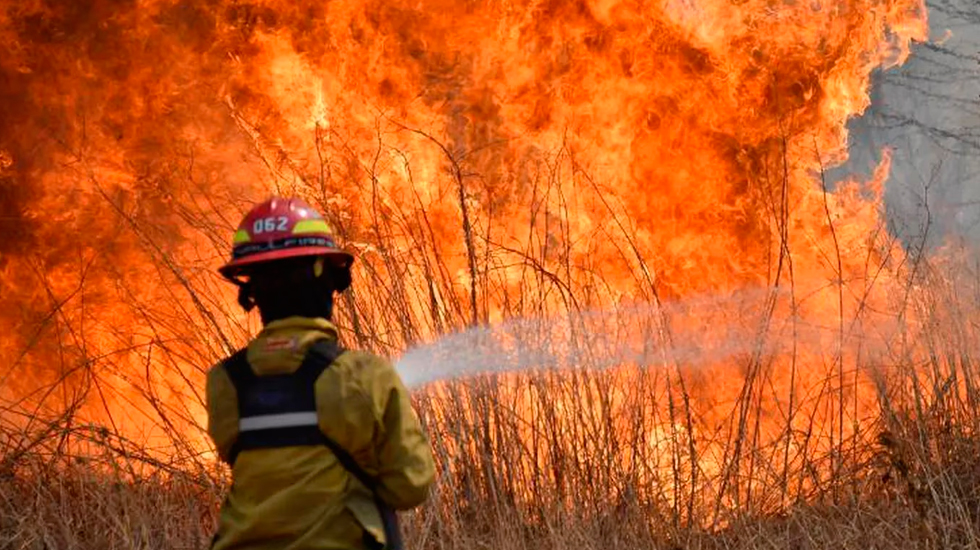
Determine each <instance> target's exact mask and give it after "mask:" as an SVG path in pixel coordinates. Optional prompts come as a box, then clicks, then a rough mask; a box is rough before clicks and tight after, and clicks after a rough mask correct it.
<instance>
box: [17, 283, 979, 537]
mask: <svg viewBox="0 0 980 550" xmlns="http://www.w3.org/2000/svg"><path fill="white" fill-rule="evenodd" d="M971 288H972V287H971V286H970V284H969V283H967V284H965V286H964V285H958V286H956V287H955V288H954V287H953V286H952V285H949V286H943V285H941V284H937V285H935V286H933V287H931V290H930V291H929V292H926V293H921V295H920V296H919V297H915V298H909V297H907V300H908V305H909V309H908V311H909V314H910V315H911V314H912V312H913V311H914V312H915V313H914V314H915V316H916V317H917V318H918V319H919V322H917V323H915V325H914V326H915V327H917V328H914V329H913V328H911V326H912V325H911V324H910V325H909V328H907V329H906V331H905V332H904V333H903V334H904V336H903V337H902V338H898V339H894V338H893V339H892V340H891V341H892V342H893V343H894V347H890V348H888V349H878V350H877V351H876V352H875V353H869V354H868V357H867V358H866V359H862V360H860V361H858V360H855V361H856V362H853V363H852V362H851V360H850V359H848V360H846V361H845V360H841V361H840V363H841V364H843V365H844V366H845V367H846V372H844V371H843V370H842V368H843V367H841V366H840V365H839V364H838V363H837V362H835V361H833V360H829V361H828V360H826V357H823V356H820V355H814V354H813V353H811V352H804V351H800V352H799V353H800V364H799V365H797V367H796V368H798V369H799V373H798V374H797V376H796V378H795V379H794V380H793V384H792V385H790V386H782V385H780V384H781V383H782V382H781V381H782V380H784V378H785V374H786V373H785V372H784V367H786V366H787V365H793V364H795V363H792V362H791V363H786V362H785V361H781V360H779V359H778V357H777V356H778V355H780V354H779V353H776V352H772V353H769V352H766V353H759V354H755V355H749V356H744V357H743V356H736V357H735V358H734V359H729V360H728V363H726V365H728V366H721V367H716V368H714V370H710V371H709V375H708V380H704V379H703V378H704V376H705V375H704V372H703V370H704V369H705V368H706V367H704V366H700V367H698V368H695V367H692V366H688V365H684V364H675V365H673V366H670V367H669V368H668V367H665V366H664V365H660V366H655V365H641V364H636V363H634V364H627V365H621V366H619V367H618V368H614V369H606V370H602V369H579V370H572V371H569V370H561V369H559V370H538V371H531V372H524V373H501V374H491V375H480V376H475V377H470V378H466V379H462V380H457V381H449V382H441V383H436V384H434V385H430V386H427V387H426V388H423V389H422V390H419V391H417V392H416V406H417V410H418V411H419V413H420V415H421V417H422V419H423V420H424V423H425V425H426V426H427V429H428V431H429V434H430V437H431V439H432V443H433V448H434V450H435V452H436V456H437V461H438V464H439V471H440V476H439V482H438V485H437V487H436V489H435V491H434V493H433V495H432V498H431V499H430V501H429V502H428V503H427V504H426V505H425V506H424V507H423V508H421V509H420V510H418V511H417V512H414V513H411V514H407V515H406V516H405V529H406V534H407V540H408V541H409V543H410V547H412V548H420V549H432V550H436V549H439V550H443V549H444V550H455V549H463V548H467V549H471V548H514V549H525V548H526V549H532V548H533V549H536V550H537V549H542V548H545V549H551V548H554V549H566V548H586V549H600V548H627V547H628V548H651V549H652V548H658V549H659V548H665V549H666V548H706V549H714V548H718V549H721V548H726V549H727V548H731V549H749V548H752V549H757V548H799V549H804V548H813V549H816V548H842V549H852V548H853V549H860V550H868V549H871V548H875V549H883V548H937V549H938V548H975V547H978V546H980V465H978V462H977V459H976V457H977V456H980V437H978V436H977V435H976V434H977V433H978V428H980V394H978V393H977V391H978V389H980V372H978V370H977V362H976V353H975V350H974V349H973V343H974V342H977V341H978V339H977V334H976V330H977V327H980V323H978V321H980V318H978V317H977V316H976V314H975V311H974V310H975V308H973V307H972V306H969V304H972V303H975V300H976V298H975V296H976V294H975V293H974V292H973V291H971ZM973 290H975V289H973ZM641 332H642V330H641ZM537 336H540V335H537ZM524 337H525V338H528V339H533V338H535V335H533V334H526V333H525V334H524ZM620 337H622V338H629V337H630V336H629V334H628V333H627V334H625V335H621V336H620ZM569 338H571V339H570V340H566V341H563V343H562V346H564V347H566V348H567V347H569V346H571V347H575V346H574V345H573V344H575V343H578V344H580V345H586V344H588V345H589V346H590V349H592V350H593V351H594V352H595V354H598V355H599V356H598V357H595V356H586V355H580V356H579V357H580V359H579V360H580V361H581V362H582V363H583V364H582V365H580V366H586V367H587V366H589V362H590V361H593V362H597V364H599V363H601V362H602V359H603V358H602V357H601V354H602V350H603V349H604V348H602V347H601V346H599V344H597V343H596V342H594V341H587V339H588V332H587V331H586V332H584V333H583V334H582V335H580V336H577V337H569ZM580 338H581V339H580ZM582 339H584V340H582ZM868 340H870V337H869V338H868ZM535 341H536V345H537V346H539V347H542V346H545V344H544V343H542V341H541V340H540V339H537V340H535ZM570 342H571V343H570ZM606 345H608V342H607V344H606ZM610 349H612V348H610ZM766 349H770V350H771V348H766ZM779 349H783V348H779ZM799 349H803V347H802V346H801V347H800V348H799ZM845 355H846V354H845ZM889 358H891V359H889ZM784 359H785V358H784ZM807 361H808V362H807ZM753 362H754V363H753ZM699 369H700V371H699ZM726 369H727V370H726ZM699 372H701V378H702V379H701V380H700V381H699ZM807 372H809V374H811V375H813V374H814V373H816V374H818V376H805V374H807ZM726 373H727V374H726ZM841 373H843V376H840V375H841ZM725 377H727V378H729V379H731V380H734V386H733V387H734V388H736V390H737V391H733V392H729V393H726V392H725V390H724V384H722V383H721V381H722V380H723V379H724V378H725ZM753 378H756V379H757V383H753ZM838 383H841V384H842V385H837V384H838ZM819 387H823V388H824V390H820V391H818V392H816V393H814V388H819ZM794 394H798V396H797V397H796V398H793V397H791V396H793V395H794ZM709 397H715V398H716V400H719V401H718V402H713V403H712V402H710V400H709V399H708V398H709ZM780 397H782V398H783V399H782V400H780ZM794 399H795V403H796V404H795V405H794V404H793V403H794ZM709 405H710V406H709ZM710 411H715V412H716V413H717V414H711V413H710ZM828 411H829V413H828ZM4 414H5V417H6V418H5V421H4V422H3V423H2V425H3V429H2V433H0V435H2V438H0V442H2V445H3V446H2V447H0V548H11V549H59V550H60V549H65V550H71V549H78V550H90V549H91V550H94V549H156V548H179V549H183V548H186V549H197V548H204V547H205V546H206V544H207V541H208V539H209V537H210V533H211V529H212V526H213V522H214V518H215V512H216V509H217V506H218V505H219V502H220V499H221V498H222V494H223V490H224V487H225V484H226V483H227V472H225V471H223V470H222V469H220V468H218V467H216V466H215V465H214V464H213V463H212V462H211V461H210V460H209V459H208V458H207V457H203V456H199V455H194V454H193V453H192V452H190V451H187V450H185V451H180V450H179V449H180V446H176V447H175V449H176V450H172V451H170V452H169V453H160V452H155V451H154V450H153V449H148V448H146V447H145V446H141V445H139V444H137V443H135V442H131V441H128V440H126V439H124V438H122V437H121V436H120V435H118V434H116V433H114V432H113V431H112V430H110V429H108V428H105V427H104V426H102V427H100V426H90V425H85V424H82V423H80V421H79V419H78V418H76V417H75V416H74V415H73V414H72V413H71V411H69V412H68V413H65V414H63V415H62V416H60V417H58V418H52V419H48V420H47V421H45V422H42V421H41V420H40V419H39V418H37V417H35V418H34V419H33V421H32V422H29V423H26V422H19V423H18V422H14V421H12V420H11V419H12V418H14V416H13V415H14V414H15V413H14V412H13V411H6V412H5V413H4ZM691 434H693V436H692V435H691ZM174 437H175V438H179V437H181V433H175V434H174ZM191 447H192V446H191V445H188V446H186V447H184V448H185V449H190V448H191ZM163 457H166V458H163Z"/></svg>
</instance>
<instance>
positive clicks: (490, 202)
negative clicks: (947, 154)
mask: <svg viewBox="0 0 980 550" xmlns="http://www.w3.org/2000/svg"><path fill="white" fill-rule="evenodd" d="M925 37H926V17H925V8H924V5H923V3H922V1H921V0H833V1H831V0H821V1H812V2H786V3H779V2H776V3H774V2H772V1H770V0H747V1H744V2H737V3H735V2H728V1H725V0H670V1H668V2H662V3H649V2H625V1H618V0H594V1H587V0H574V1H565V0H561V1H557V0H540V1H525V2H518V3H504V2H491V1H486V2H480V3H472V2H456V1H453V2H449V1H440V0H426V1H425V2H416V3H405V2H381V1H371V0H345V1H340V2H330V3H322V2H306V1H291V2H287V1H284V0H255V1H252V2H238V1H232V0H222V1H218V2H211V3H207V4H204V3H195V2H190V1H186V0H180V1H164V0H81V1H72V2H67V1H66V2H41V1H40V0H37V1H33V2H22V1H13V0H8V1H4V2H0V41H2V43H3V44H4V46H5V51H6V52H8V54H7V55H5V56H3V57H2V58H0V98H2V101H0V120H2V121H3V123H2V124H0V231H2V233H3V234H4V235H5V237H6V238H5V239H4V240H3V241H2V242H0V306H2V309H0V311H2V313H0V315H2V316H3V318H4V320H5V325H6V328H7V330H6V333H7V334H8V335H9V337H8V338H7V339H6V340H5V342H4V344H3V345H2V347H0V363H2V364H4V365H9V367H8V368H7V369H6V371H5V372H3V373H0V376H2V378H0V380H2V381H3V383H2V385H0V394H2V395H3V397H4V398H5V400H6V401H8V402H12V403H16V406H17V407H18V408H20V409H21V410H28V411H31V410H34V409H35V408H36V407H41V408H42V410H48V411H49V412H50V411H57V410H60V409H61V408H63V407H64V406H66V404H67V403H69V402H71V400H72V396H73V395H75V393H76V392H77V391H80V390H82V389H85V390H87V392H88V393H87V396H88V397H87V398H86V401H85V402H86V410H87V411H88V414H89V415H90V417H91V418H94V419H98V420H100V421H103V422H105V421H107V420H106V419H107V418H108V416H107V415H110V414H109V413H114V414H111V416H112V418H113V419H115V421H116V422H124V419H125V422H126V424H127V426H128V427H126V428H125V429H124V431H125V433H127V434H129V435H130V436H132V437H143V436H146V437H149V436H148V435H147V434H144V433H143V432H142V430H144V429H146V427H147V426H148V425H150V424H152V423H150V419H157V420H158V417H159V416H160V415H164V416H166V417H167V418H168V419H171V420H172V421H173V422H172V423H171V424H168V426H170V427H171V428H172V429H174V430H176V431H177V432H178V433H183V432H186V431H187V430H192V428H193V427H194V426H195V424H199V423H200V395H199V394H195V391H196V390H195V388H199V385H200V372H201V371H202V370H203V369H204V368H206V367H207V366H208V365H209V364H210V363H211V362H212V361H214V360H216V359H217V358H218V357H220V356H221V355H222V354H223V353H225V352H226V351H227V349H229V348H230V347H232V346H234V345H236V344H240V343H241V342H242V341H243V340H244V339H245V338H246V336H247V335H248V334H249V333H250V332H252V331H254V329H255V328H256V327H255V324H254V323H255V321H254V319H251V318H248V317H247V316H245V315H244V314H242V313H240V312H239V311H238V310H237V309H236V307H235V306H234V302H233V300H232V299H231V291H230V290H229V289H228V288H227V286H225V285H223V283H222V282H221V281H219V280H217V278H216V277H215V276H214V275H213V268H214V267H215V266H216V265H217V264H218V262H219V261H220V260H221V259H222V258H223V257H224V256H225V254H226V253H227V246H228V245H227V240H228V237H229V235H230V234H231V228H232V227H233V226H234V224H235V223H237V221H238V219H239V217H240V216H241V214H242V213H243V211H244V210H245V209H246V208H247V206H248V203H249V201H252V200H256V199H258V198H260V197H262V196H264V195H266V194H268V193H270V192H277V193H286V194H290V193H297V194H301V195H304V196H306V197H308V198H310V199H312V200H314V201H315V202H316V203H317V204H319V205H320V206H321V207H322V208H323V209H324V210H325V211H326V214H327V216H328V217H329V218H330V219H331V221H332V222H333V223H334V224H335V225H336V226H337V227H340V228H341V230H342V232H343V236H344V238H345V240H346V241H347V242H349V243H350V246H351V247H352V248H354V249H355V250H356V251H357V252H358V253H359V255H360V257H361V259H360V260H359V263H358V269H359V271H358V273H357V280H358V283H359V284H358V287H357V289H356V290H355V294H354V296H353V297H352V298H350V299H349V300H348V301H346V302H345V303H344V304H343V306H345V313H344V318H343V321H344V325H345V326H346V327H349V330H350V331H351V335H350V337H351V339H353V340H355V341H356V343H358V344H361V345H369V346H371V347H373V348H375V349H378V350H379V351H382V352H396V351H398V350H402V349H404V348H405V347H406V346H408V345H410V344H412V343H415V342H417V341H419V340H424V339H429V338H431V337H433V336H435V335H436V334H439V333H442V332H446V331H449V330H451V329H453V328H457V327H460V326H463V325H466V324H473V323H480V322H484V321H487V320H497V319H502V318H506V317H509V316H511V315H514V314H519V313H535V314H537V313H555V312H559V311H568V310H575V309H580V308H588V307H605V306H611V305H615V304H617V303H621V302H629V301H634V300H650V301H656V300H659V301H669V300H671V299H677V298H682V297H686V296H691V295H695V294H703V293H718V294H725V293H729V292H733V291H736V290H738V289H742V288H746V287H748V288H754V287H765V286H787V285H790V284H792V285H795V288H796V292H797V293H798V294H799V295H811V294H812V295H813V296H816V298H815V299H813V300H810V301H808V302H807V305H806V306H802V307H805V308H809V311H807V312H805V314H806V315H807V316H811V317H812V318H814V319H822V320H827V321H828V322H829V321H831V320H834V319H838V318H841V317H848V315H851V316H853V314H854V312H856V311H858V310H860V309H861V308H862V307H863V304H866V303H867V302H868V301H869V300H874V299H878V298H875V297H872V296H869V294H870V293H871V292H872V291H871V290H869V289H870V288H871V287H875V288H879V289H885V290H877V291H875V292H879V293H886V292H887V288H888V284H889V279H888V277H889V275H888V273H890V272H889V271H888V270H885V271H883V272H882V271H880V270H879V272H876V273H875V274H874V277H873V281H872V280H871V277H870V276H869V272H868V269H867V266H868V265H869V261H868V257H869V256H873V257H874V258H875V261H873V262H870V263H872V264H882V265H884V264H887V261H888V257H889V254H890V248H889V247H890V246H891V245H890V242H889V239H888V235H887V232H886V231H884V229H883V219H882V215H881V192H882V185H883V184H884V181H885V180H886V178H887V173H888V167H889V162H888V158H887V157H886V160H885V161H884V162H883V163H882V164H881V166H880V167H879V170H878V172H877V173H876V174H875V177H874V178H873V182H872V185H870V186H864V187H862V186H861V185H859V184H856V183H848V184H843V185H841V186H840V187H838V188H836V189H834V190H827V189H825V188H824V187H823V186H822V185H821V176H820V174H821V173H822V171H823V169H824V168H825V167H827V166H831V165H835V164H839V163H840V162H842V161H843V160H844V159H845V158H846V155H847V131H846V127H845V123H846V122H847V120H848V118H849V117H852V116H855V115H858V114H860V113H861V112H862V111H863V110H864V109H865V108H866V107H867V106H868V102H869V100H868V86H869V76H870V74H871V72H872V71H873V70H875V69H877V68H880V67H889V66H892V65H895V64H899V63H902V62H904V60H905V59H906V58H907V57H908V55H909V47H910V42H911V41H913V40H924V39H925ZM369 286H370V287H372V288H371V290H369V291H368V290H366V287H369ZM844 287H847V288H848V289H849V290H848V291H847V292H844V291H843V290H842V289H843V288H844ZM360 289H364V290H360ZM855 296H859V297H860V299H858V298H855ZM876 296H877V294H876ZM392 304H397V307H395V306H393V305H392ZM845 313H846V314H845ZM848 318H849V317H848ZM64 381H67V382H68V383H67V384H62V383H61V382H64ZM51 387H60V388H65V387H67V388H70V389H71V390H70V391H69V390H64V389H62V390H60V393H58V392H54V393H52V392H51V391H48V390H47V389H48V388H51ZM198 391H199V390H198ZM719 391H722V390H719ZM55 396H57V397H55ZM706 399H709V400H710V397H706ZM133 410H137V411H140V413H139V414H134V413H131V412H126V413H124V414H120V413H121V412H122V411H133ZM144 413H145V417H144ZM164 413H165V414H164ZM155 421H156V420H155ZM148 423H150V424H148ZM164 432H165V433H170V432H167V431H166V430H164ZM153 437H156V438H158V437H166V436H165V435H161V434H160V433H156V434H155V435H153Z"/></svg>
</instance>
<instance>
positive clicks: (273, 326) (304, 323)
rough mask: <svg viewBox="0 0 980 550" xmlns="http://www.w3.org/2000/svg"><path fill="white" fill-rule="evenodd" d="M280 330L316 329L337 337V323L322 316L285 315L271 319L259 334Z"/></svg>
mask: <svg viewBox="0 0 980 550" xmlns="http://www.w3.org/2000/svg"><path fill="white" fill-rule="evenodd" d="M282 330H316V331H319V332H324V333H326V334H327V336H329V337H330V338H332V339H334V340H336V339H337V325H334V324H333V323H331V322H330V321H328V320H326V319H323V318H314V317H286V318H285V319H279V320H278V321H272V322H271V323H269V324H268V325H266V326H265V328H263V329H262V332H261V333H260V335H262V336H266V335H268V334H270V333H272V332H278V331H282Z"/></svg>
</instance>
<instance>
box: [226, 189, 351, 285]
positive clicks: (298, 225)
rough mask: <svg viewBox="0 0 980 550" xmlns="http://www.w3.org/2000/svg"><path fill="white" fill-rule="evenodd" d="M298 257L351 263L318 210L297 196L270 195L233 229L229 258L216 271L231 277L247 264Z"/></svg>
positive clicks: (347, 266) (236, 274)
mask: <svg viewBox="0 0 980 550" xmlns="http://www.w3.org/2000/svg"><path fill="white" fill-rule="evenodd" d="M299 256H326V257H328V258H330V259H331V260H333V261H334V262H335V263H336V264H337V265H338V266H340V267H343V268H349V267H350V265H351V263H353V262H354V257H353V256H352V255H350V254H349V253H347V252H345V251H343V250H341V249H340V248H339V247H338V246H337V243H336V241H334V236H333V232H332V231H331V230H330V226H329V225H327V222H326V221H324V219H323V217H322V216H320V213H319V212H317V211H316V210H314V209H313V208H312V207H310V205H308V204H306V203H305V202H303V201H301V200H300V199H295V198H288V199H287V198H283V197H273V198H271V199H269V200H267V201H265V202H263V203H262V204H260V205H258V206H256V207H255V208H253V209H252V210H251V212H249V213H248V215H246V216H245V219H244V220H242V223H241V225H239V226H238V231H237V232H235V239H234V243H233V247H232V252H231V261H229V262H228V263H226V264H225V265H223V266H221V268H219V269H218V271H219V272H220V273H221V274H222V275H224V276H225V277H227V278H229V279H234V278H235V277H236V276H238V275H241V274H242V272H243V271H244V270H245V269H246V268H248V266H250V265H254V264H258V263H263V262H271V261H273V260H281V259H283V258H296V257H299Z"/></svg>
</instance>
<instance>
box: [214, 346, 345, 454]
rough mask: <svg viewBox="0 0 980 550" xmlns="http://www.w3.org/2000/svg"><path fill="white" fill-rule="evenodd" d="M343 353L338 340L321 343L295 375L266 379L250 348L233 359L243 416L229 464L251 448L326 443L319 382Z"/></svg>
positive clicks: (228, 364) (231, 371)
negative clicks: (251, 358) (319, 415)
mask: <svg viewBox="0 0 980 550" xmlns="http://www.w3.org/2000/svg"><path fill="white" fill-rule="evenodd" d="M343 352H344V349H343V348H341V347H340V346H339V345H338V344H337V343H336V342H334V341H330V340H320V341H318V342H316V343H314V344H312V345H311V346H310V347H309V349H308V350H307V354H306V357H305V358H304V359H303V362H302V363H301V364H300V366H299V367H298V368H297V369H296V370H295V371H294V372H292V373H289V374H278V375H266V376H258V375H256V374H255V372H254V371H253V370H252V366H251V365H250V364H249V363H248V357H247V353H246V350H241V351H239V352H237V353H235V354H234V355H232V356H231V357H230V358H228V360H226V361H225V363H224V364H223V366H224V369H225V371H226V372H227V373H228V376H229V378H231V381H232V383H233V384H234V386H235V391H236V393H237V397H238V415H239V433H238V437H237V439H236V440H235V443H234V444H233V445H232V448H231V452H230V456H229V460H228V462H229V464H231V465H234V463H235V460H236V459H237V458H238V455H239V454H240V453H241V452H242V451H245V450H249V449H264V448H276V447H289V446H299V445H323V437H324V436H323V433H322V432H321V431H320V429H319V427H318V426H317V422H316V395H315V384H316V380H317V379H318V378H319V377H320V375H321V374H322V373H323V371H324V370H326V369H327V368H329V367H330V365H331V364H332V363H333V362H334V360H335V359H336V358H337V357H338V356H340V355H341V354H342V353H343ZM290 422H291V424H290ZM284 423H285V424H289V425H284Z"/></svg>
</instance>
